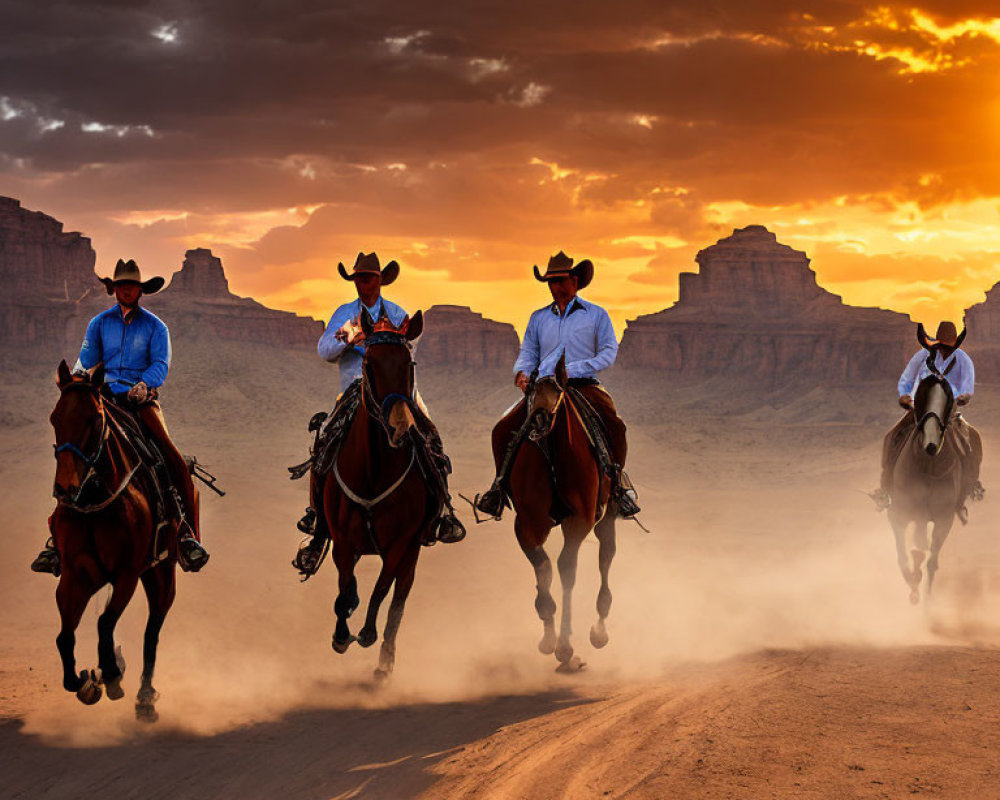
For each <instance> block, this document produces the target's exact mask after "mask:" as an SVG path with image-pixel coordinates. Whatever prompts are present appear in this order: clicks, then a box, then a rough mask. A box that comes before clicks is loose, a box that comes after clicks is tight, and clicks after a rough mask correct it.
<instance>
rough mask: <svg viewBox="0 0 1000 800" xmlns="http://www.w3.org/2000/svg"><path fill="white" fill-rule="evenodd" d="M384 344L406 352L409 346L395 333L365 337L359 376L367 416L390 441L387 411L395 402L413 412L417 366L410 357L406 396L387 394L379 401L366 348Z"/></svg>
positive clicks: (383, 332)
mask: <svg viewBox="0 0 1000 800" xmlns="http://www.w3.org/2000/svg"><path fill="white" fill-rule="evenodd" d="M385 344H387V345H393V346H396V347H405V348H406V349H407V351H409V349H410V344H409V342H407V340H406V337H404V336H403V335H402V334H400V333H396V332H395V331H377V332H375V333H373V334H371V335H370V336H368V337H366V338H365V360H364V367H363V369H362V376H361V391H362V394H363V396H364V398H365V408H366V410H367V411H368V415H369V416H370V417H372V419H374V420H375V421H376V422H378V423H379V424H380V425H381V426H382V429H383V430H384V431H385V433H386V436H388V437H389V438H390V440H391V438H392V433H391V431H390V430H389V411H390V410H391V409H392V406H393V404H395V403H397V402H402V403H406V405H407V407H408V408H409V409H410V411H411V412H413V411H414V404H415V401H414V394H415V391H416V368H417V364H416V362H415V361H414V360H413V358H412V356H411V358H410V365H409V375H408V377H407V394H400V393H399V392H389V394H387V395H385V397H383V398H381V399H379V397H378V396H377V395H376V394H375V381H374V379H373V377H372V374H371V365H370V364H369V363H368V352H369V350H368V348H369V347H370V346H371V345H385Z"/></svg>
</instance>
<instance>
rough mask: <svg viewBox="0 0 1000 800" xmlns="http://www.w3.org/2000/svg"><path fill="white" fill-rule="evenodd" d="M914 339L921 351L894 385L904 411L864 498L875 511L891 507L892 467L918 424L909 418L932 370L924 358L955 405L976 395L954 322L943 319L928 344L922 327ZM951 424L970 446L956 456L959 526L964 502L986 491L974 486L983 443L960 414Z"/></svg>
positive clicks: (885, 443) (884, 446) (972, 370)
mask: <svg viewBox="0 0 1000 800" xmlns="http://www.w3.org/2000/svg"><path fill="white" fill-rule="evenodd" d="M917 338H918V339H919V340H920V342H921V344H922V345H923V348H922V349H921V350H918V351H917V352H916V353H915V354H914V355H913V357H912V358H911V359H910V360H909V362H908V363H907V365H906V367H905V368H904V369H903V374H902V375H900V376H899V381H898V382H897V384H896V390H897V392H898V393H899V404H900V405H901V406H902V407H903V408H904V409H906V411H905V412H904V414H903V417H902V418H901V419H900V420H899V422H897V423H896V424H895V425H893V427H892V428H891V429H890V430H889V432H888V433H887V434H886V435H885V438H884V439H883V441H882V475H881V479H880V481H879V488H878V489H876V490H875V491H874V492H871V493H870V495H869V496H870V497H871V498H872V500H874V501H875V505H876V507H877V508H878V510H879V511H882V510H883V509H886V508H888V507H889V506H890V505H891V503H892V497H891V492H892V473H893V468H894V467H895V465H896V459H897V458H898V457H899V454H900V451H901V450H902V448H903V445H904V444H905V443H906V441H907V440H908V439H909V436H910V433H911V432H912V431H913V429H914V428H915V427H916V424H917V420H916V419H915V417H914V414H913V395H914V393H915V392H916V390H917V387H918V386H919V385H920V382H921V381H922V380H923V379H924V378H926V377H927V376H928V375H931V374H932V370H931V368H930V367H929V366H928V365H927V361H928V359H933V364H934V367H935V370H936V373H937V374H938V375H941V376H942V377H943V378H944V379H945V380H946V381H947V382H948V385H949V386H950V387H951V391H952V396H953V397H954V398H955V405H956V406H965V405H968V403H969V401H970V400H972V395H973V393H974V392H975V390H976V369H975V367H974V366H973V364H972V359H971V358H969V355H968V353H966V352H965V351H964V350H962V349H960V348H961V344H962V341H963V340H964V339H965V331H962V334H961V335H959V334H958V330H957V328H956V327H955V323H953V322H950V321H948V320H944V321H942V322H941V323H940V324H939V325H938V329H937V333H936V334H935V338H934V339H933V340H930V339H927V337H926V334H925V333H924V329H923V326H920V327H919V328H918V334H917ZM951 425H953V426H955V427H956V428H962V429H964V430H963V433H967V437H968V441H969V449H970V451H969V453H968V454H962V455H960V458H961V459H962V496H961V499H960V500H959V506H958V509H957V512H958V515H959V519H961V520H962V522H963V523H964V522H965V521H966V520H967V518H968V513H969V512H968V509H967V508H966V506H965V499H966V498H972V499H973V500H979V499H981V498H982V497H983V494H984V492H985V490H984V489H983V485H982V484H981V483H980V482H979V468H980V465H981V464H982V460H983V440H982V438H981V437H980V435H979V431H977V430H976V429H975V428H973V427H972V426H971V425H970V424H969V423H968V422H967V421H966V420H965V418H964V416H963V415H961V414H956V415H954V417H953V419H952V420H951Z"/></svg>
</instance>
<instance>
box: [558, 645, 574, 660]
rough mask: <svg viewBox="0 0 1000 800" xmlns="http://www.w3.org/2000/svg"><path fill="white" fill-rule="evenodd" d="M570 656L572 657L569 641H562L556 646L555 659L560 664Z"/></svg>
mask: <svg viewBox="0 0 1000 800" xmlns="http://www.w3.org/2000/svg"><path fill="white" fill-rule="evenodd" d="M571 658H573V645H571V644H570V643H569V642H563V643H561V644H560V645H559V646H558V647H556V661H558V662H559V663H560V664H566V663H568V662H569V660H570V659H571Z"/></svg>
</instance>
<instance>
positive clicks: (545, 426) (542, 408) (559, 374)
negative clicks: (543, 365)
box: [527, 353, 569, 442]
mask: <svg viewBox="0 0 1000 800" xmlns="http://www.w3.org/2000/svg"><path fill="white" fill-rule="evenodd" d="M568 383H569V378H568V377H567V375H566V354H565V353H563V354H562V355H561V356H560V357H559V363H558V364H556V370H555V373H554V374H552V375H548V376H546V377H544V378H539V377H537V374H536V373H532V376H531V380H530V381H529V383H528V391H527V405H528V419H530V420H531V432H530V433H529V434H528V435H529V437H530V438H531V439H532V440H533V441H536V442H537V441H538V440H539V439H543V438H545V437H546V436H548V435H549V434H550V433H551V432H552V429H553V428H554V427H555V424H556V419H557V418H558V414H559V407H560V406H561V405H562V402H563V398H564V397H565V396H566V386H567V384H568Z"/></svg>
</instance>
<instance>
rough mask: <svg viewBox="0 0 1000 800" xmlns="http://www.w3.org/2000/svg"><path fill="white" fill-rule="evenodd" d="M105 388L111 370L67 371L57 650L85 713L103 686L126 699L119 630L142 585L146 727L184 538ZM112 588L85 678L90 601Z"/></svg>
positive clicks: (54, 418) (141, 697)
mask: <svg viewBox="0 0 1000 800" xmlns="http://www.w3.org/2000/svg"><path fill="white" fill-rule="evenodd" d="M103 384H104V366H103V365H98V366H97V367H95V368H94V370H93V371H92V372H91V373H89V374H87V375H76V376H74V375H72V374H71V373H70V371H69V367H67V366H66V362H65V361H62V362H61V363H60V364H59V370H58V385H59V390H60V395H59V401H58V402H57V403H56V407H55V409H54V410H53V411H52V415H51V417H50V421H51V422H52V427H53V428H54V429H55V436H56V445H55V457H56V476H55V485H54V489H53V494H54V495H55V497H56V499H57V500H58V505H57V506H56V510H55V512H54V513H53V515H52V518H51V520H50V526H51V530H52V538H53V540H54V542H55V546H56V548H57V549H58V550H59V555H60V560H61V564H62V573H61V575H60V577H59V586H58V588H57V589H56V604H57V605H58V607H59V616H60V619H61V621H62V627H61V630H60V631H59V636H58V637H57V638H56V646H57V647H58V648H59V655H60V656H61V658H62V665H63V688H65V689H66V690H67V691H69V692H76V696H77V697H78V698H79V699H80V701H81V702H82V703H85V704H86V705H92V704H94V703H96V702H97V701H98V700H100V699H101V695H102V689H101V687H102V685H103V687H104V688H105V689H106V690H107V693H108V697H109V698H110V699H112V700H118V699H120V698H121V697H122V696H123V695H124V692H123V691H122V687H121V680H122V671H123V669H124V663H123V662H121V660H120V655H119V654H116V650H115V642H114V632H115V626H116V625H117V623H118V619H119V618H120V617H121V615H122V613H123V612H124V611H125V607H126V606H127V605H128V603H129V601H130V600H131V599H132V595H133V594H134V593H135V589H136V586H137V585H138V583H139V581H140V580H141V581H142V586H143V589H145V591H146V598H147V600H148V603H149V619H148V621H147V623H146V632H145V637H144V641H143V651H142V654H143V667H142V684H141V687H140V689H139V693H138V696H137V702H136V707H135V713H136V718H137V719H140V720H144V721H147V722H154V721H156V719H157V716H158V715H157V712H156V708H155V702H156V700H157V698H158V697H159V695H158V694H157V692H156V690H155V689H154V688H153V683H152V681H153V668H154V666H155V663H156V648H157V644H158V642H159V636H160V628H161V627H162V626H163V620H164V619H165V618H166V616H167V612H168V611H169V610H170V606H171V604H172V603H173V601H174V593H175V575H174V564H175V563H176V560H177V552H176V536H175V535H173V533H172V532H171V534H170V535H167V536H164V537H162V538H161V537H160V536H158V531H159V529H160V528H161V527H162V525H158V524H157V519H156V514H155V513H154V508H155V503H154V501H153V500H151V499H150V498H153V497H155V496H156V495H155V489H154V488H153V486H152V480H151V474H150V472H149V468H148V467H145V466H144V464H143V463H142V461H141V458H140V457H139V454H138V453H137V451H136V449H135V447H134V445H132V444H131V443H130V442H129V440H128V439H127V437H126V436H125V435H124V433H123V430H122V422H120V421H119V420H118V419H116V416H115V414H114V413H113V412H112V411H111V410H109V408H108V405H107V404H106V403H105V399H104V398H103V397H102V396H101V387H102V385H103ZM118 413H121V412H118ZM159 532H160V533H162V531H159ZM107 584H110V585H111V598H110V599H109V601H108V604H107V607H106V608H105V609H104V612H103V613H102V614H101V615H100V617H98V620H97V631H98V645H97V655H98V667H99V670H98V671H95V670H83V671H82V672H80V674H79V675H77V673H76V657H75V654H74V648H75V645H76V634H75V631H76V628H77V626H78V625H79V624H80V618H81V617H82V616H83V612H84V609H85V608H86V607H87V603H88V601H89V600H90V598H91V597H92V596H93V595H94V594H95V593H96V592H97V591H98V590H99V589H101V587H103V586H105V585H107Z"/></svg>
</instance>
